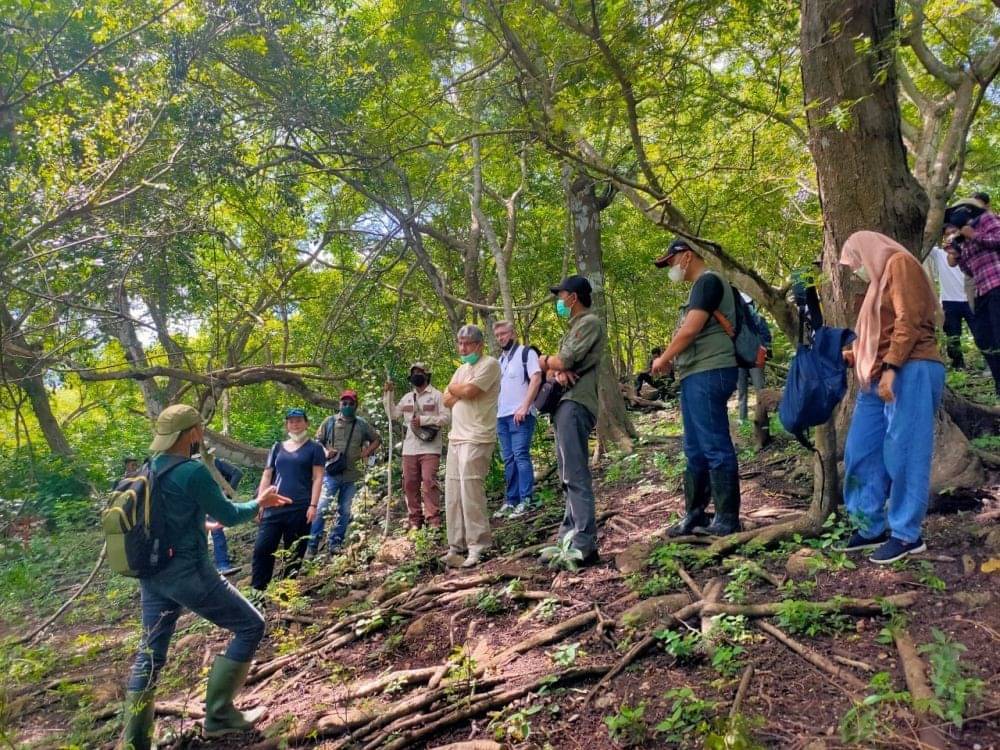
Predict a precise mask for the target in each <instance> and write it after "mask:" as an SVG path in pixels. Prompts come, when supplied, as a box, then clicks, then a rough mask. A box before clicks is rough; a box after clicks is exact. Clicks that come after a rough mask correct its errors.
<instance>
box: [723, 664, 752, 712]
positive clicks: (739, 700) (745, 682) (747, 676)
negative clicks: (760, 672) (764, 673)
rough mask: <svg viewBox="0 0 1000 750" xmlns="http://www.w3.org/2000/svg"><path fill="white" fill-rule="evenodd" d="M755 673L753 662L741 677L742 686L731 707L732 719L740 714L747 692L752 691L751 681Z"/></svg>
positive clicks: (737, 691) (737, 690)
mask: <svg viewBox="0 0 1000 750" xmlns="http://www.w3.org/2000/svg"><path fill="white" fill-rule="evenodd" d="M753 673H754V666H753V662H751V663H749V664H747V668H746V669H744V670H743V676H742V677H740V685H739V687H738V688H736V696H735V697H734V698H733V705H732V706H730V707H729V718H730V719H732V718H733V717H734V716H736V715H738V714H739V712H740V708H742V706H743V701H744V700H746V697H747V691H749V690H750V681H751V680H752V679H753Z"/></svg>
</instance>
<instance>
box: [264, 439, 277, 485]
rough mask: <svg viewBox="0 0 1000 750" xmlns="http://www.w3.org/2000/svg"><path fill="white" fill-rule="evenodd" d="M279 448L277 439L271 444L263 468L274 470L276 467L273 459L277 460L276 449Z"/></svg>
mask: <svg viewBox="0 0 1000 750" xmlns="http://www.w3.org/2000/svg"><path fill="white" fill-rule="evenodd" d="M279 450H281V441H280V440H279V441H277V442H276V443H275V444H274V445H272V446H271V452H270V453H269V454H268V456H267V465H266V466H265V467H264V468H265V469H271V470H274V469H275V468H277V467H276V466H275V461H277V460H278V451H279ZM272 479H273V477H272Z"/></svg>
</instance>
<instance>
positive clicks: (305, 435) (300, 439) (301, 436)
mask: <svg viewBox="0 0 1000 750" xmlns="http://www.w3.org/2000/svg"><path fill="white" fill-rule="evenodd" d="M288 437H289V438H291V440H292V442H295V443H304V442H305V441H306V440H308V439H309V432H308V431H306V430H302V432H289V433H288Z"/></svg>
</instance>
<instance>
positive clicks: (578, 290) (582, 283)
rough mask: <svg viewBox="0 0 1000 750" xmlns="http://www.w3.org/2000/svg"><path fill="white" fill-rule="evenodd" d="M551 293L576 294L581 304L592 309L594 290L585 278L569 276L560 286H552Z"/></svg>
mask: <svg viewBox="0 0 1000 750" xmlns="http://www.w3.org/2000/svg"><path fill="white" fill-rule="evenodd" d="M549 291H550V292H552V293H553V294H559V292H569V293H570V294H575V295H576V296H578V297H579V298H580V301H581V302H583V303H584V304H585V305H586V306H587V307H590V294H591V292H592V291H593V290H592V289H591V287H590V282H589V281H587V280H586V279H585V278H583V276H567V277H566V278H565V279H563V280H562V281H561V282H560V283H559V286H550V287H549Z"/></svg>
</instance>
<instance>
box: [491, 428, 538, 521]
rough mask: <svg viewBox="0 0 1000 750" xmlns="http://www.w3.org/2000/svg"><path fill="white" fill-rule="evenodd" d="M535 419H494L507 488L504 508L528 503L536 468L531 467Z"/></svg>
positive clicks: (532, 490) (532, 491)
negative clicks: (518, 421)
mask: <svg viewBox="0 0 1000 750" xmlns="http://www.w3.org/2000/svg"><path fill="white" fill-rule="evenodd" d="M535 422H536V417H535V415H534V414H528V415H527V416H526V417H525V418H524V421H523V422H521V424H515V423H514V416H513V415H510V416H507V417H500V418H499V419H497V436H498V437H499V438H500V456H501V458H503V475H504V480H505V481H506V485H507V505H510V506H512V507H513V506H516V505H518V504H520V503H522V502H524V501H530V500H531V496H532V494H534V489H535V467H533V466H532V465H531V439H532V438H533V437H534V435H535Z"/></svg>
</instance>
